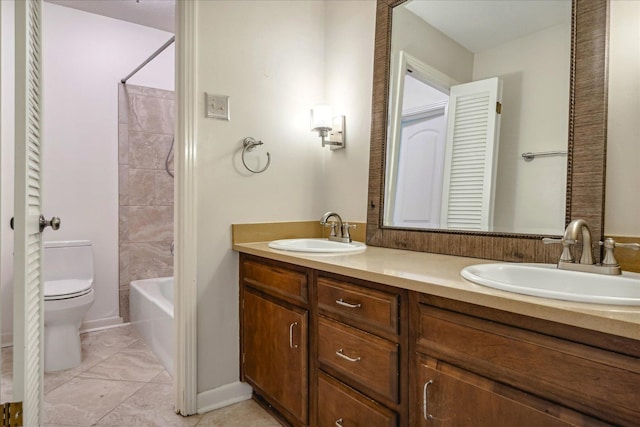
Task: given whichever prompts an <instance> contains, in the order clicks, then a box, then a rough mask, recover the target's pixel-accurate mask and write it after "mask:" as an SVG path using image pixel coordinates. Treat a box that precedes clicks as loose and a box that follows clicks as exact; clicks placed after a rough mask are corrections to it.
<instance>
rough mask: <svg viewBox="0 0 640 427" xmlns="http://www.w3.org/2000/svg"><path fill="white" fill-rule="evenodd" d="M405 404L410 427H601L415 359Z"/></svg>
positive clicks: (459, 372) (428, 360) (522, 395)
mask: <svg viewBox="0 0 640 427" xmlns="http://www.w3.org/2000/svg"><path fill="white" fill-rule="evenodd" d="M418 361H419V368H418V372H416V380H415V382H414V384H413V392H412V401H411V403H410V405H411V407H410V419H411V425H412V426H416V427H417V426H425V427H434V426H446V427H458V426H459V427H468V426H474V427H496V426H518V427H534V426H535V427H556V426H563V427H566V426H576V425H577V426H587V425H589V426H602V425H604V424H602V423H600V422H597V421H595V420H593V419H590V418H588V417H586V416H584V415H582V414H578V413H576V412H574V411H571V410H568V409H566V408H562V407H559V406H558V405H555V404H552V403H549V402H546V401H543V400H541V399H538V398H536V397H534V396H531V395H528V394H525V393H522V392H520V391H518V390H515V389H513V388H511V387H508V386H505V385H502V384H499V383H496V382H494V381H491V380H489V379H487V378H484V377H480V376H477V375H475V374H473V373H470V372H467V371H464V370H462V369H459V368H457V367H455V366H452V365H449V364H446V363H444V362H442V361H439V360H436V359H432V358H429V357H427V356H424V355H418Z"/></svg>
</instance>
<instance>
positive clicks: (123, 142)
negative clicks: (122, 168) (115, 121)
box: [118, 123, 129, 165]
mask: <svg viewBox="0 0 640 427" xmlns="http://www.w3.org/2000/svg"><path fill="white" fill-rule="evenodd" d="M118 164H119V165H127V164H129V125H127V124H125V123H120V124H119V125H118Z"/></svg>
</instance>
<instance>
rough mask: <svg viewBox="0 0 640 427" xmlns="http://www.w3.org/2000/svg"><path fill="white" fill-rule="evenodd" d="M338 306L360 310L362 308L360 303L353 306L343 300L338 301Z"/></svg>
mask: <svg viewBox="0 0 640 427" xmlns="http://www.w3.org/2000/svg"><path fill="white" fill-rule="evenodd" d="M336 304H338V305H341V306H343V307H347V308H360V307H362V304H360V303H358V304H351V303H348V302H346V301H344V300H343V299H342V298H340V299H337V300H336Z"/></svg>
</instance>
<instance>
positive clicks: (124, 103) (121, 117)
mask: <svg viewBox="0 0 640 427" xmlns="http://www.w3.org/2000/svg"><path fill="white" fill-rule="evenodd" d="M118 123H129V95H128V94H127V90H126V86H124V85H122V84H118Z"/></svg>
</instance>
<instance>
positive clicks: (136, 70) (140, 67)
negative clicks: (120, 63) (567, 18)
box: [120, 36, 176, 84]
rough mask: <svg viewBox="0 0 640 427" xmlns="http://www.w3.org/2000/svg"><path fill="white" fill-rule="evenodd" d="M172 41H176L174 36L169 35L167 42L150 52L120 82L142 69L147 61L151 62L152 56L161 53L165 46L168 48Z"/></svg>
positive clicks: (124, 82)
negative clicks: (148, 55)
mask: <svg viewBox="0 0 640 427" xmlns="http://www.w3.org/2000/svg"><path fill="white" fill-rule="evenodd" d="M174 41H176V36H173V37H171V38H170V39H169V40H167V42H166V43H165V44H163V45H162V46H160V48H159V49H158V50H156V51H155V52H153V53H152V54H151V56H150V57H148V58H147V60H146V61H144V62H143V63H142V64H140V65H139V66H138V68H136V69H135V70H133V71H132V72H131V73H130V74H129V75H128V76H127V77H125V78H124V79H122V80H120V82H122V84H126V83H127V80H129V79H130V78H131V77H132V76H133V75H134V74H135V73H137V72H138V71H140V70H141V69H142V67H144V66H145V65H147V64H148V63H149V62H151V61H152V60H153V58H155V57H156V56H158V55H160V54H161V53H162V51H163V50H165V49H166V48H168V47H169V46H171V43H173V42H174Z"/></svg>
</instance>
